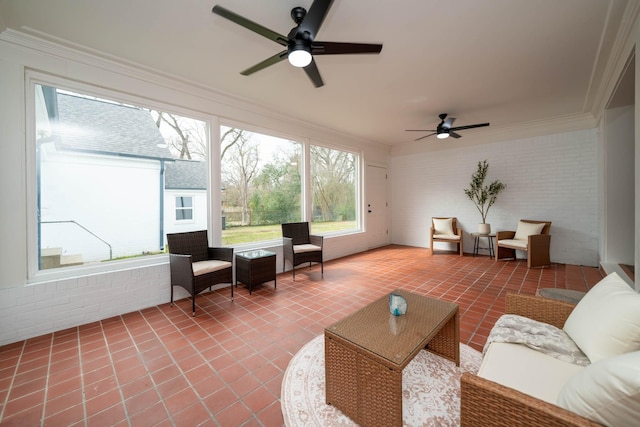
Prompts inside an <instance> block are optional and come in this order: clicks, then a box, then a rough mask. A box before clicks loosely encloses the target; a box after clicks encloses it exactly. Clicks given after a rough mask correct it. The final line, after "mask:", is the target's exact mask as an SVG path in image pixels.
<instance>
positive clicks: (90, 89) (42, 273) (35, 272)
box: [24, 70, 220, 283]
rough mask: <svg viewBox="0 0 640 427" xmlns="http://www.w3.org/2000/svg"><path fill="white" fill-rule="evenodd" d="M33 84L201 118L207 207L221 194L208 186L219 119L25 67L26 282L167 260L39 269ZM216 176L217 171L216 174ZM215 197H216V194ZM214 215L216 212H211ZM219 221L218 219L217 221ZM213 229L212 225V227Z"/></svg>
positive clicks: (216, 152)
mask: <svg viewBox="0 0 640 427" xmlns="http://www.w3.org/2000/svg"><path fill="white" fill-rule="evenodd" d="M36 85H42V86H51V87H55V88H57V89H61V90H67V91H70V92H74V93H78V94H82V95H87V96H94V97H97V98H103V99H106V100H111V101H115V102H119V103H122V104H127V105H133V106H136V107H142V108H149V109H152V110H159V111H163V112H167V113H172V114H176V115H180V116H184V117H188V118H191V119H195V120H200V121H203V122H205V123H206V127H207V129H206V138H207V139H208V140H207V147H206V153H207V185H208V188H207V192H206V193H207V196H206V200H207V206H211V205H212V203H216V200H217V202H218V203H219V200H220V197H219V196H217V195H216V194H213V195H212V193H211V191H210V189H211V188H214V187H213V186H214V185H216V181H217V186H218V187H219V181H220V179H219V176H218V179H217V180H216V179H215V175H216V174H215V173H212V172H211V171H212V169H215V170H219V168H220V164H219V161H218V162H215V161H214V162H212V159H216V158H217V159H219V157H220V154H219V144H212V143H211V141H212V140H214V139H213V138H215V137H216V136H215V135H217V134H218V133H219V130H216V127H217V126H218V118H217V117H216V116H213V115H206V114H203V113H201V112H198V111H195V110H191V109H186V108H183V107H180V106H178V105H172V104H168V103H164V102H159V101H152V100H150V99H149V98H146V97H144V96H141V95H134V94H130V93H124V92H120V91H117V90H115V89H107V88H105V87H98V86H94V85H91V84H87V83H82V82H78V81H76V80H72V79H67V78H63V77H59V76H54V75H51V74H47V73H44V72H40V71H37V70H25V86H24V91H25V111H26V114H25V126H26V129H25V137H26V141H27V144H26V162H25V163H26V168H25V174H26V177H25V181H26V195H27V272H26V273H27V283H39V282H43V281H50V280H56V279H61V278H68V277H74V276H78V275H86V274H95V273H101V272H110V271H117V270H121V269H128V268H134V267H142V266H148V265H154V264H158V263H166V262H167V258H168V257H167V255H165V254H158V255H147V256H143V257H136V258H132V259H123V260H114V261H111V262H108V263H100V264H86V265H79V266H70V267H61V268H55V269H45V270H41V269H40V263H39V256H38V254H39V251H38V245H39V229H38V212H37V206H38V201H37V198H38V191H39V189H38V177H37V173H38V165H37V158H36V151H37V149H36V134H35V131H36V111H35V109H36V107H35V103H36V101H35V95H36ZM218 175H219V174H218ZM216 196H217V197H216ZM213 214H215V212H214V213H213ZM212 216H213V215H212V212H211V211H210V210H208V212H207V228H208V229H210V230H212V227H211V224H212V223H214V222H213V221H215V219H212ZM219 221H220V220H219V219H218V222H219ZM181 224H183V222H181ZM213 230H214V231H215V228H213ZM210 239H212V240H213V242H212V243H215V242H216V240H217V241H218V242H219V241H220V235H219V233H218V235H217V236H216V235H215V233H213V234H211V233H210Z"/></svg>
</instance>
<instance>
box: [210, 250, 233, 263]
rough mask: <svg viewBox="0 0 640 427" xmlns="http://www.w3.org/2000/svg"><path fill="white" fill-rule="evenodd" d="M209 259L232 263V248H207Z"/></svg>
mask: <svg viewBox="0 0 640 427" xmlns="http://www.w3.org/2000/svg"><path fill="white" fill-rule="evenodd" d="M207 255H208V257H209V259H216V260H219V261H228V262H233V248H207Z"/></svg>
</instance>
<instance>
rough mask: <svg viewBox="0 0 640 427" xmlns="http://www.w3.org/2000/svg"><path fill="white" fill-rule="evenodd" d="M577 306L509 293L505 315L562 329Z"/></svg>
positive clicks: (506, 299) (506, 297)
mask: <svg viewBox="0 0 640 427" xmlns="http://www.w3.org/2000/svg"><path fill="white" fill-rule="evenodd" d="M574 308H575V304H571V303H568V302H565V301H559V300H554V299H550V298H543V297H538V296H532V295H523V294H513V293H508V294H507V295H506V296H505V314H517V315H519V316H524V317H528V318H529V319H533V320H537V321H538V322H543V323H548V324H550V325H553V326H555V327H557V328H562V327H563V326H564V323H565V322H566V320H567V318H568V317H569V315H570V314H571V312H572V311H573V309H574Z"/></svg>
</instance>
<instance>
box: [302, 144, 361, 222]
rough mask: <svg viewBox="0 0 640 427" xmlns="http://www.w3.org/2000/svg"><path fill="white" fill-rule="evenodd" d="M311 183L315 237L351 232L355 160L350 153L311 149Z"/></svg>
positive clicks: (329, 149) (353, 212) (355, 179)
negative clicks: (344, 231)
mask: <svg viewBox="0 0 640 427" xmlns="http://www.w3.org/2000/svg"><path fill="white" fill-rule="evenodd" d="M310 152H311V182H312V192H313V204H312V206H313V217H312V221H311V230H312V232H313V233H315V234H323V233H330V232H333V231H342V230H355V229H356V228H357V221H356V219H357V215H356V194H357V192H356V185H357V176H358V174H357V166H358V162H357V157H356V155H355V154H353V153H348V152H346V151H340V150H334V149H331V148H327V147H320V146H317V145H312V146H311V147H310Z"/></svg>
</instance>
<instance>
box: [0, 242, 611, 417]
mask: <svg viewBox="0 0 640 427" xmlns="http://www.w3.org/2000/svg"><path fill="white" fill-rule="evenodd" d="M299 268H300V269H299V270H298V271H299V273H298V274H296V279H297V281H296V282H293V281H292V280H291V273H290V272H287V273H284V274H281V275H279V276H278V284H277V289H274V288H273V284H272V283H267V284H264V285H262V286H261V287H258V288H257V289H256V288H254V290H253V294H252V295H249V292H248V290H247V289H244V288H241V286H242V285H240V286H239V287H238V289H237V290H236V295H235V300H234V301H233V302H232V301H230V298H229V297H230V293H229V289H228V288H226V289H223V290H218V291H214V292H210V293H204V294H201V295H199V296H198V297H197V298H196V303H197V307H196V317H192V316H191V302H190V300H189V299H184V300H181V301H178V302H177V304H176V305H174V306H171V305H169V304H164V305H161V306H158V307H151V308H148V309H145V310H142V311H137V312H134V313H129V314H126V315H123V316H117V317H114V318H110V319H106V320H103V321H100V322H94V323H90V324H87V325H82V326H79V327H75V328H70V329H67V330H63V331H58V332H55V333H52V334H47V335H43V336H40V337H36V338H32V339H28V340H25V341H20V342H16V343H13V344H9V345H5V346H3V347H0V424H1V425H2V426H38V425H45V426H104V425H116V426H147V425H149V426H151V425H153V426H195V425H207V426H224V427H227V426H269V427H271V426H281V425H282V414H281V411H280V400H279V399H280V385H281V382H282V377H283V373H284V370H285V369H286V367H287V364H288V363H289V360H290V359H291V357H292V356H293V355H294V354H295V353H296V352H297V351H298V350H299V349H300V347H302V346H303V345H304V344H305V343H306V342H307V341H309V340H310V339H311V338H313V337H314V336H316V335H318V334H322V333H323V330H324V328H325V327H326V326H328V325H330V324H332V323H333V322H335V321H337V320H339V319H341V318H342V317H344V316H346V315H347V314H349V313H351V312H353V311H355V310H356V309H358V308H360V307H362V306H364V305H365V304H367V303H369V302H371V301H373V300H375V299H377V298H379V297H381V296H383V295H384V294H386V293H388V292H390V291H392V290H394V289H397V288H402V289H405V290H408V291H412V292H416V293H419V294H424V295H428V296H431V297H435V298H442V299H444V300H446V301H452V302H455V303H457V304H459V306H460V313H461V322H460V328H461V330H460V335H461V340H462V342H464V343H467V344H469V345H470V346H472V347H474V348H476V349H481V348H482V346H483V345H484V342H485V340H486V338H487V334H488V332H489V330H490V328H491V326H492V325H493V323H494V322H495V320H496V319H497V318H498V317H499V316H500V315H501V314H502V312H503V309H504V298H503V297H504V294H505V293H506V292H519V293H525V294H534V293H535V292H536V290H537V289H538V288H543V287H557V288H568V289H578V290H587V289H589V288H590V287H591V286H593V285H594V284H595V283H597V281H598V280H599V279H600V277H601V276H600V272H599V270H598V269H597V268H590V267H580V266H572V265H564V264H554V265H552V266H551V267H550V268H543V269H531V270H528V269H527V266H526V262H522V261H500V262H495V261H494V260H493V259H490V258H488V257H486V256H480V257H472V256H464V257H460V256H457V255H453V254H451V253H436V254H435V255H433V256H432V255H431V254H430V251H429V250H428V249H422V248H410V247H404V246H388V247H385V248H381V249H377V250H372V251H369V252H365V253H362V254H357V255H353V256H349V257H346V258H342V259H339V260H334V261H331V262H327V263H325V269H324V278H321V276H320V268H319V266H313V267H312V268H308V267H299ZM168 293H169V290H168V289H167V296H168Z"/></svg>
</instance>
